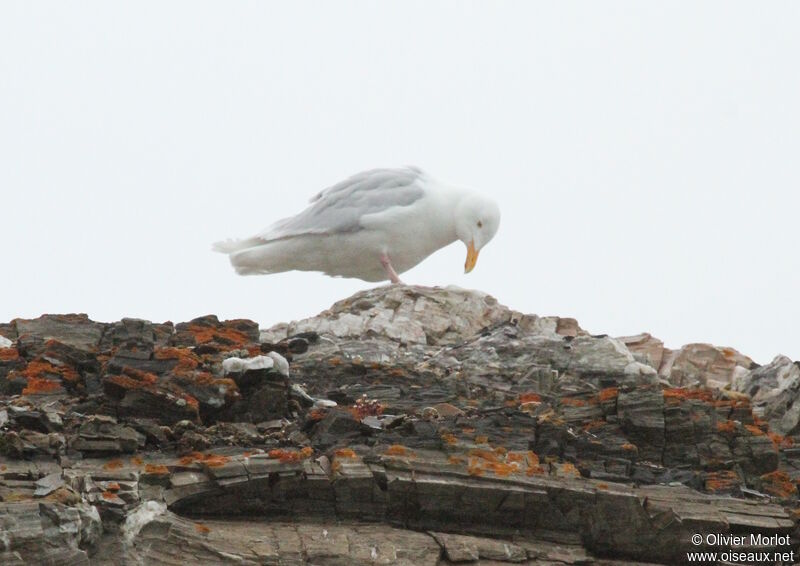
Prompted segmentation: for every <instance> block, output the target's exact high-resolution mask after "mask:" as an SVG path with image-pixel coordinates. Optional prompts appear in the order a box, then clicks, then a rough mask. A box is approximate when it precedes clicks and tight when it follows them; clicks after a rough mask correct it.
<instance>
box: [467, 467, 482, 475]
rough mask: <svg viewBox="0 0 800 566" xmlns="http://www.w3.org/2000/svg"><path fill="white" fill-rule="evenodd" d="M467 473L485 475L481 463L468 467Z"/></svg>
mask: <svg viewBox="0 0 800 566" xmlns="http://www.w3.org/2000/svg"><path fill="white" fill-rule="evenodd" d="M467 473H468V474H469V475H471V476H478V477H480V476H482V475H483V468H482V467H481V466H480V465H476V466H472V465H470V466H468V467H467Z"/></svg>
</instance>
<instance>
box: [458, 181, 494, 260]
mask: <svg viewBox="0 0 800 566" xmlns="http://www.w3.org/2000/svg"><path fill="white" fill-rule="evenodd" d="M455 221H456V236H457V237H458V239H459V240H461V241H462V242H464V245H465V246H467V261H466V262H465V263H464V273H469V272H470V271H472V269H473V268H474V267H475V263H476V262H477V261H478V252H480V251H481V248H482V247H483V246H485V245H486V244H488V243H489V241H490V240H491V239H492V238H494V235H495V234H496V233H497V229H498V228H499V227H500V208H498V206H497V203H496V202H494V201H493V200H492V199H489V198H486V197H484V196H481V195H476V194H468V195H466V196H464V197H463V198H462V199H461V201H460V202H459V203H458V206H457V207H456V210H455Z"/></svg>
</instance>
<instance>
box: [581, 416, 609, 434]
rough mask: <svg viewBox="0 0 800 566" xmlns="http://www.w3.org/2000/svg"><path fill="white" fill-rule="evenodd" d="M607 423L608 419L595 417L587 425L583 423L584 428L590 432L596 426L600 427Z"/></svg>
mask: <svg viewBox="0 0 800 566" xmlns="http://www.w3.org/2000/svg"><path fill="white" fill-rule="evenodd" d="M605 425H606V421H604V420H603V419H595V420H593V421H589V422H588V423H586V424H585V425H583V430H584V431H586V432H589V431H590V430H594V429H596V428H600V427H603V426H605Z"/></svg>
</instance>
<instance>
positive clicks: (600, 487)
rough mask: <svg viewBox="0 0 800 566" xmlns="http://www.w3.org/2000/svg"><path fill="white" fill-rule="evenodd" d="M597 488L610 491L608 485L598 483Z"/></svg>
mask: <svg viewBox="0 0 800 566" xmlns="http://www.w3.org/2000/svg"><path fill="white" fill-rule="evenodd" d="M595 487H596V488H597V489H608V484H607V483H598V484H595Z"/></svg>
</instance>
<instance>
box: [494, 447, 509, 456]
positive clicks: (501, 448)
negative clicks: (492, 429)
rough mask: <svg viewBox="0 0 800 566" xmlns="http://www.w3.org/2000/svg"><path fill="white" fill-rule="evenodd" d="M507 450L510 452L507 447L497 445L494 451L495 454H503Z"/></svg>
mask: <svg viewBox="0 0 800 566" xmlns="http://www.w3.org/2000/svg"><path fill="white" fill-rule="evenodd" d="M506 452H508V448H506V447H505V446H495V449H494V453H495V454H499V455H501V456H502V455H504V454H505V453H506Z"/></svg>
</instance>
